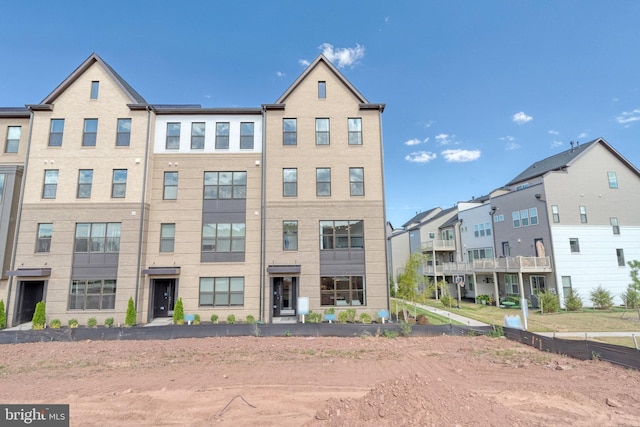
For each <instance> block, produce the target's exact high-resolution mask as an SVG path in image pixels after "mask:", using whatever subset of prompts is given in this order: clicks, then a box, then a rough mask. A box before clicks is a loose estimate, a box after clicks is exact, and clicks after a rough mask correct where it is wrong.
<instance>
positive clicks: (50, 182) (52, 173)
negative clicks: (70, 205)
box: [42, 169, 59, 199]
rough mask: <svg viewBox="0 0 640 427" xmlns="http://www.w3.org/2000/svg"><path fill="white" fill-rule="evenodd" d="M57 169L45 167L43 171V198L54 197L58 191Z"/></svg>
mask: <svg viewBox="0 0 640 427" xmlns="http://www.w3.org/2000/svg"><path fill="white" fill-rule="evenodd" d="M58 173H59V171H58V169H46V170H45V171H44V185H43V186H42V198H43V199H55V198H56V193H57V192H58Z"/></svg>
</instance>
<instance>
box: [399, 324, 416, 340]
mask: <svg viewBox="0 0 640 427" xmlns="http://www.w3.org/2000/svg"><path fill="white" fill-rule="evenodd" d="M412 329H413V325H412V324H411V323H409V322H405V321H402V322H400V333H401V334H402V336H403V337H408V336H409V335H411V330H412Z"/></svg>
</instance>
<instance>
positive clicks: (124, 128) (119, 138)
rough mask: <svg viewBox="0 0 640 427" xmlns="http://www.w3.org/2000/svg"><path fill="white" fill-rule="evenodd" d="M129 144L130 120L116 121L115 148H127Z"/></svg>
mask: <svg viewBox="0 0 640 427" xmlns="http://www.w3.org/2000/svg"><path fill="white" fill-rule="evenodd" d="M130 143H131V119H118V133H117V135H116V147H128V146H129V144H130Z"/></svg>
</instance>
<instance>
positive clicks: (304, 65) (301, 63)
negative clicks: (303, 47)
mask: <svg viewBox="0 0 640 427" xmlns="http://www.w3.org/2000/svg"><path fill="white" fill-rule="evenodd" d="M298 64H300V65H302V66H303V67H308V66H309V65H311V62H309V61H307V60H306V59H299V60H298Z"/></svg>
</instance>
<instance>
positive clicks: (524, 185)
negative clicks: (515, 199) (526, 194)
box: [516, 182, 529, 191]
mask: <svg viewBox="0 0 640 427" xmlns="http://www.w3.org/2000/svg"><path fill="white" fill-rule="evenodd" d="M525 188H529V183H528V182H525V183H524V184H520V185H516V191H519V190H524V189H525Z"/></svg>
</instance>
